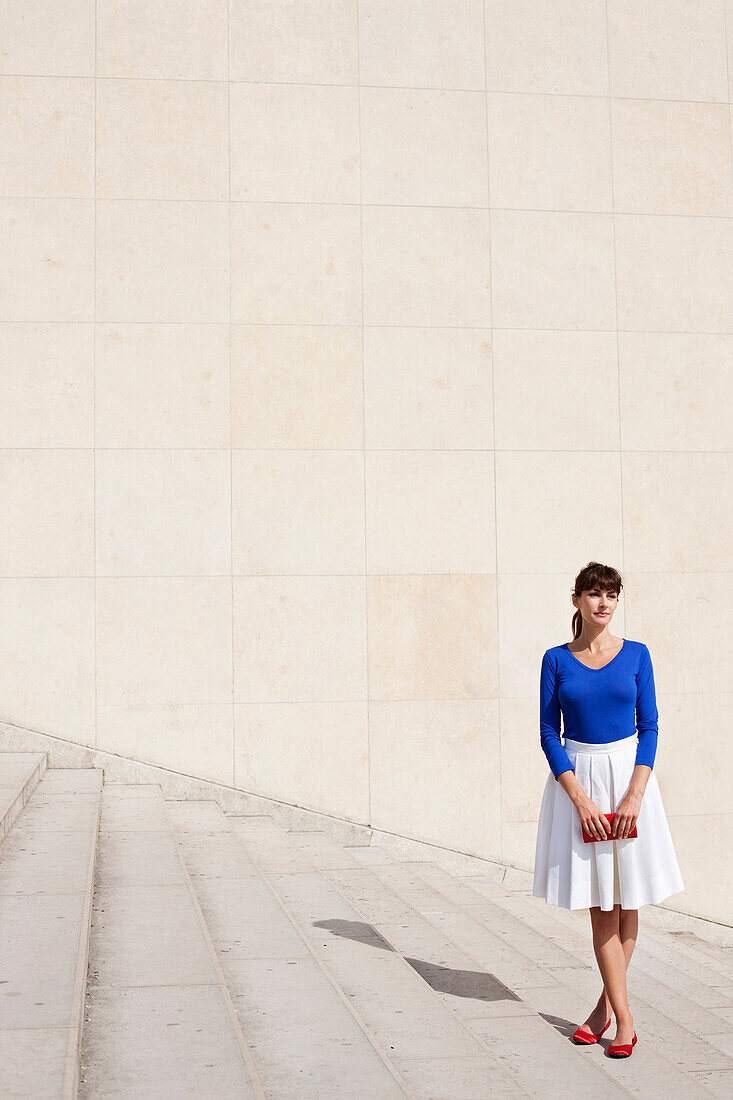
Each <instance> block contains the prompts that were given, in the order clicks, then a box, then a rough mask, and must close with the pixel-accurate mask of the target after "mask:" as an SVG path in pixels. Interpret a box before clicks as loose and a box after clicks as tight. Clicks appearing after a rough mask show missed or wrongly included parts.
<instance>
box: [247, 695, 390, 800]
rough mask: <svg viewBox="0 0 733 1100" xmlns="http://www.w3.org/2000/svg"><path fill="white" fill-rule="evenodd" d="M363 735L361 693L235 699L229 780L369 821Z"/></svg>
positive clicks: (365, 724)
mask: <svg viewBox="0 0 733 1100" xmlns="http://www.w3.org/2000/svg"><path fill="white" fill-rule="evenodd" d="M368 736H369V735H368V722H367V704H366V702H365V701H361V702H343V703H341V702H336V701H333V702H328V703H243V704H236V705H235V707H234V753H235V781H234V786H235V787H237V788H238V789H239V790H245V791H249V792H251V793H252V794H257V795H262V796H263V797H264V798H274V799H277V800H278V801H279V802H289V803H291V804H294V805H297V806H305V807H306V808H308V809H311V810H316V811H317V812H318V813H324V814H333V815H334V816H336V817H341V818H345V819H346V820H347V821H359V822H368V821H369V772H368V768H369V747H368V744H369V741H368Z"/></svg>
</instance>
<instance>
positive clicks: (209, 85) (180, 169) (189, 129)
mask: <svg viewBox="0 0 733 1100" xmlns="http://www.w3.org/2000/svg"><path fill="white" fill-rule="evenodd" d="M227 100H228V89H227V85H226V84H225V83H220V82H217V81H213V80H212V81H209V80H129V79H125V80H100V81H98V82H97V198H100V199H210V200H219V201H225V200H226V199H228V198H229V120H228V106H227Z"/></svg>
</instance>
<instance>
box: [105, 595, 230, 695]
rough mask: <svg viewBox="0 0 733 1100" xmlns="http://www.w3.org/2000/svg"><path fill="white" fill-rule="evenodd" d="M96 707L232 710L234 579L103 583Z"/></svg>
mask: <svg viewBox="0 0 733 1100" xmlns="http://www.w3.org/2000/svg"><path fill="white" fill-rule="evenodd" d="M97 700H98V702H99V704H100V706H105V705H108V706H129V705H130V704H147V705H152V706H159V705H161V704H177V705H185V706H188V705H190V704H192V703H231V701H232V582H231V577H99V578H98V579H97Z"/></svg>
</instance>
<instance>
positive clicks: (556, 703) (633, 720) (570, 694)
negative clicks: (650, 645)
mask: <svg viewBox="0 0 733 1100" xmlns="http://www.w3.org/2000/svg"><path fill="white" fill-rule="evenodd" d="M561 713H562V717H563V733H564V735H565V737H570V738H571V739H572V740H573V741H585V742H586V744H592V745H598V744H607V743H608V742H609V741H619V740H620V739H621V738H622V737H631V736H632V735H633V733H634V732H635V730H636V732H637V733H638V738H639V742H638V744H637V746H636V763H637V764H648V765H649V767H650V768H653V767H654V759H655V757H656V754H657V738H658V735H659V714H658V712H657V699H656V693H655V690H654V670H653V668H652V659H651V657H650V655H649V650H648V649H647V647H646V646H645V645H644V643H643V642H633V641H631V640H630V639H629V638H625V639H624V644H623V645H622V646H621V649H620V650H619V651H618V653H617V654H616V656H615V657H613V658H612V660H610V661H609V662H608V664H606V665H604V666H603V668H588V666H587V665H584V664H583V662H582V661H579V660H578V658H577V657H576V656H575V655H574V654H573V653H571V652H570V650H569V649H568V643H567V642H563V644H562V645H556V646H553V647H552V648H551V649H548V650H546V651H545V654H544V656H543V658H542V668H541V671H540V744H541V746H542V749H543V751H544V753H545V756H546V757H547V762H548V764H549V765H550V770H551V771H552V774H553V775H554V776H555V779H557V777H558V776H559V775H562V773H563V772H565V771H567V770H568V769H570V771H573V770H574V769H573V766H572V764H571V763H570V758H569V756H568V754H567V752H566V751H565V746H564V745H563V744H562V742H561V741H560V714H561Z"/></svg>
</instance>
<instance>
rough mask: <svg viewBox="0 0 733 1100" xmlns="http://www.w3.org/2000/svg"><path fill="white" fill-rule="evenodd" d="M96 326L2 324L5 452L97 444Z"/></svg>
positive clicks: (1, 440)
mask: <svg viewBox="0 0 733 1100" xmlns="http://www.w3.org/2000/svg"><path fill="white" fill-rule="evenodd" d="M93 341H94V334H93V329H92V326H91V325H90V324H44V323H38V324H32V323H28V324H4V325H3V324H0V392H1V393H2V403H3V412H4V415H3V418H2V422H0V445H1V446H3V447H91V446H93V444H94V431H93V418H94V344H93Z"/></svg>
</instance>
